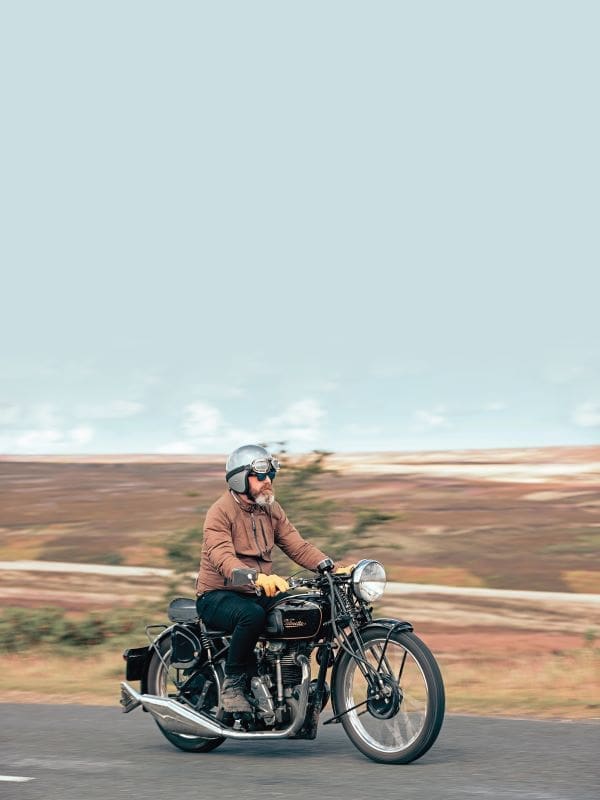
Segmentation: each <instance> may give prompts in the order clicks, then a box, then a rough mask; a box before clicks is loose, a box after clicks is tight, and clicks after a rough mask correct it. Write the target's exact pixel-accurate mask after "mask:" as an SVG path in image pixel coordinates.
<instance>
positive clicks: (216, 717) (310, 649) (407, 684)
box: [121, 559, 445, 764]
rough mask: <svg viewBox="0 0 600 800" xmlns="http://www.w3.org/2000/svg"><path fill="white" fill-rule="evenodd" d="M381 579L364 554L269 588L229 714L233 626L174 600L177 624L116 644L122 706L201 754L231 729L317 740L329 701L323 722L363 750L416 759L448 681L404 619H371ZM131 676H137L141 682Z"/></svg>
mask: <svg viewBox="0 0 600 800" xmlns="http://www.w3.org/2000/svg"><path fill="white" fill-rule="evenodd" d="M256 575H257V573H256V571H254V570H250V569H249V570H235V571H234V575H233V578H232V584H233V586H242V585H248V584H249V583H250V584H252V583H253V581H254V579H255V578H256ZM385 581H386V577H385V570H384V568H383V566H382V565H381V564H380V563H379V562H378V561H373V560H368V559H364V560H362V561H360V562H359V563H358V564H357V565H356V566H355V567H354V569H353V570H352V571H351V572H350V573H349V574H340V575H337V574H335V573H334V572H333V563H332V562H331V560H329V559H327V560H326V561H323V562H321V564H319V567H318V571H317V572H315V573H311V574H310V576H309V577H299V578H298V577H292V578H291V579H290V589H289V590H288V591H286V592H284V593H280V594H277V595H276V596H275V597H274V598H272V601H271V602H270V604H269V607H268V611H267V619H266V624H265V628H264V631H263V633H262V634H261V636H260V638H259V641H258V643H257V645H256V648H255V651H254V654H255V656H256V669H255V670H253V672H254V673H255V674H253V675H251V676H249V678H250V680H249V692H248V699H249V701H250V703H251V705H252V708H253V711H252V714H247V713H246V714H234V715H231V714H225V713H224V712H223V710H222V708H221V705H220V694H221V690H222V686H223V680H224V668H225V662H226V659H227V650H228V647H229V642H230V638H231V635H230V633H228V632H227V631H222V630H210V629H209V628H207V626H206V625H205V624H204V622H203V621H202V619H200V618H199V617H198V613H197V610H196V603H195V600H193V599H191V598H176V599H175V600H173V601H172V602H171V603H170V605H169V608H168V616H169V620H170V622H171V623H172V624H171V625H170V626H166V625H149V626H147V628H146V634H147V636H148V639H149V642H150V644H149V645H147V646H145V647H137V648H131V649H128V650H125V652H124V653H123V658H124V659H125V661H126V680H125V681H124V682H123V683H122V684H121V705H122V706H123V711H124V712H125V713H128V712H130V711H132V710H133V709H135V708H137V707H138V706H142V708H143V710H144V711H147V712H149V713H150V714H151V715H152V717H153V718H154V720H155V721H156V723H157V725H158V727H159V729H160V731H161V733H162V734H163V735H164V736H165V737H166V738H167V739H168V741H169V742H171V744H173V745H175V747H178V748H179V749H180V750H185V751H187V752H194V753H206V752H209V751H211V750H214V749H215V748H216V747H219V746H220V745H221V744H223V742H225V741H226V739H242V740H254V741H257V740H262V739H285V738H289V739H314V738H315V737H316V735H317V727H318V723H319V717H320V714H321V712H322V711H323V709H324V708H325V706H326V705H327V703H328V701H329V700H330V699H331V706H332V711H333V713H332V715H331V716H330V717H328V718H327V719H326V720H325V722H324V723H323V724H324V725H332V724H341V725H342V726H343V728H344V730H345V732H346V733H347V735H348V736H349V738H350V740H351V741H352V743H353V744H354V745H355V746H356V747H357V748H358V750H360V751H361V752H362V753H363V754H364V755H366V756H368V757H369V758H371V759H373V760H374V761H378V762H382V763H388V764H407V763H409V762H411V761H415V760H416V759H418V758H420V757H421V756H422V755H423V754H424V753H426V752H427V751H428V750H429V748H430V747H431V746H432V745H433V743H434V742H435V740H436V738H437V736H438V734H439V732H440V729H441V726H442V722H443V718H444V705H445V695H444V684H443V681H442V676H441V673H440V670H439V667H438V665H437V663H436V661H435V659H434V657H433V655H432V654H431V652H430V650H429V649H428V647H427V646H426V645H425V644H424V642H422V641H421V640H420V639H419V638H418V637H417V636H416V635H415V634H414V633H413V627H412V625H411V624H410V623H409V622H404V621H400V620H397V619H387V618H386V619H383V618H375V619H374V618H373V608H372V605H371V604H372V603H373V602H375V601H376V600H378V599H379V598H380V597H381V596H382V594H383V591H384V588H385ZM313 655H314V656H315V659H314V664H313V667H312V668H311V656H313ZM329 669H331V675H330V683H331V689H330V686H329V683H328V681H327V680H326V678H327V672H328V670H329ZM314 672H316V677H313V674H314ZM129 681H140V691H139V692H138V691H136V690H135V689H134V688H133V687H132V686H131V685H130V683H129Z"/></svg>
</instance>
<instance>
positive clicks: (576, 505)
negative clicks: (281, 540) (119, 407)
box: [0, 446, 600, 592]
mask: <svg viewBox="0 0 600 800" xmlns="http://www.w3.org/2000/svg"><path fill="white" fill-rule="evenodd" d="M223 463H224V456H181V457H177V456H135V455H132V456H73V457H67V456H61V457H57V456H48V457H36V458H34V457H10V456H4V457H2V458H0V560H11V559H46V560H58V561H78V562H86V561H92V562H102V563H114V564H118V563H121V564H140V565H149V566H164V565H165V557H164V542H165V538H166V537H167V536H168V535H169V534H171V533H172V532H173V531H177V530H179V531H181V530H185V529H190V528H197V527H199V526H200V527H201V523H202V518H203V514H204V511H205V510H206V508H208V506H209V505H210V504H211V503H212V502H213V500H214V499H215V498H216V497H217V496H218V495H219V493H220V492H222V491H223V490H224V479H223ZM328 464H329V466H330V467H331V468H332V470H334V471H332V472H330V473H326V474H325V475H323V476H321V477H320V478H319V493H320V495H321V496H322V497H323V498H329V499H331V500H334V501H336V503H337V504H338V509H337V511H336V512H335V515H334V522H335V525H336V527H337V529H338V530H339V531H340V532H341V533H343V532H349V530H350V523H351V520H352V519H353V518H354V513H353V512H355V511H356V510H357V509H365V508H369V509H376V510H380V511H385V512H387V513H393V514H394V515H395V519H394V520H393V521H392V522H388V523H386V524H384V525H381V526H379V527H375V528H372V529H370V530H369V531H368V534H367V535H366V536H365V537H362V538H359V539H358V540H355V541H349V542H348V545H349V552H348V555H349V556H351V557H356V558H358V557H362V556H365V555H370V556H373V557H377V558H379V559H380V560H381V561H383V562H384V563H385V565H386V568H387V571H388V574H389V576H390V578H391V579H394V580H406V581H420V582H428V583H436V582H437V583H446V584H456V585H468V586H491V587H499V588H519V589H545V590H556V591H575V592H578V591H579V592H600V570H598V567H597V564H598V561H599V559H598V555H599V554H600V446H591V447H564V448H562V447H561V448H532V449H519V450H510V449H506V450H487V451H486V450H481V451H456V452H425V453H357V454H335V455H332V456H331V457H330V458H329V460H328ZM276 487H277V484H276ZM199 536H200V535H199ZM199 548H200V542H198V553H199ZM193 566H194V565H191V568H193Z"/></svg>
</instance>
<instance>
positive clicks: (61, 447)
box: [0, 425, 94, 455]
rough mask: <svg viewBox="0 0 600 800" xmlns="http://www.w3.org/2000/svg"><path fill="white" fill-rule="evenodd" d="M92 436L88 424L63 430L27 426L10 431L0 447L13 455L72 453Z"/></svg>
mask: <svg viewBox="0 0 600 800" xmlns="http://www.w3.org/2000/svg"><path fill="white" fill-rule="evenodd" d="M93 438H94V430H93V428H91V427H89V426H88V425H80V426H78V427H75V428H69V429H67V430H63V429H61V428H29V429H27V430H21V431H12V432H9V433H8V434H7V435H5V436H3V437H2V439H1V440H0V449H1V450H2V451H3V452H5V453H10V454H14V455H38V454H42V453H72V452H77V451H78V450H80V449H81V447H82V446H83V445H86V444H88V443H89V442H90V441H91V440H92V439H93Z"/></svg>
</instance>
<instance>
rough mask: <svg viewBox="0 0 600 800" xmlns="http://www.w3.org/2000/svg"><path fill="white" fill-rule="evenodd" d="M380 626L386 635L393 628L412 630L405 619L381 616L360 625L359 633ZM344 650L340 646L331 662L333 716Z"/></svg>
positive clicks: (378, 628)
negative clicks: (337, 681)
mask: <svg viewBox="0 0 600 800" xmlns="http://www.w3.org/2000/svg"><path fill="white" fill-rule="evenodd" d="M382 628H383V630H384V631H385V632H386V635H387V633H389V631H391V630H393V629H394V628H395V629H396V630H397V631H409V632H412V631H413V630H414V628H413V626H412V625H411V624H410V622H406V621H405V620H399V619H390V618H388V617H381V618H380V619H374V620H373V621H372V622H369V624H368V625H365V626H364V627H362V628H361V629H360V631H359V633H366V632H367V631H372V630H381V629H382ZM351 641H352V639H351ZM345 652H346V651H345V650H343V649H342V648H341V647H340V649H339V651H338V653H337V655H336V657H335V661H334V662H333V668H332V670H331V707H332V708H333V714H334V716H337V714H338V713H339V711H338V709H337V708H336V706H337V703H336V699H335V698H336V693H335V692H334V691H333V689H334V687H335V684H336V680H337V672H338V669H339V666H340V661H341V659H342V656H343V655H344V653H345Z"/></svg>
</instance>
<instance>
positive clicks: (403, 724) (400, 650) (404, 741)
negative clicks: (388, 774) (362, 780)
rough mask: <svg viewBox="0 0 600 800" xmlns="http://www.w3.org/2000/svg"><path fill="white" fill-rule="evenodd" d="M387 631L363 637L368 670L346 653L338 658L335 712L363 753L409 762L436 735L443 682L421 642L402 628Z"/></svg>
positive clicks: (441, 715)
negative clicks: (340, 715)
mask: <svg viewBox="0 0 600 800" xmlns="http://www.w3.org/2000/svg"><path fill="white" fill-rule="evenodd" d="M388 631H389V629H388V628H383V627H382V628H377V629H374V630H368V631H365V632H364V633H363V634H362V636H361V639H362V642H363V646H364V653H365V656H366V661H367V663H368V664H369V665H370V667H371V668H372V670H371V669H369V668H368V667H366V666H365V665H364V664H359V663H358V662H357V660H356V659H355V658H353V657H352V656H351V655H349V654H348V653H347V652H344V653H343V655H342V656H341V657H340V661H339V664H338V668H337V674H336V678H335V685H334V687H333V692H334V697H335V708H336V712H335V713H336V714H342V715H343V716H342V717H341V722H342V724H343V726H344V730H345V731H346V733H347V734H348V736H349V737H350V740H351V741H352V743H353V744H354V745H355V746H356V747H357V748H358V749H359V750H360V751H361V752H362V753H364V754H365V755H366V756H368V757H369V758H372V759H373V760H374V761H380V762H383V763H387V764H408V763H409V762H411V761H415V760H416V759H417V758H420V757H421V756H422V755H423V754H424V753H426V752H427V750H429V748H430V747H431V745H432V744H433V743H434V742H435V740H436V739H437V736H438V734H439V732H440V729H441V727H442V722H443V720H444V705H445V695H444V684H443V681H442V676H441V673H440V670H439V667H438V665H437V663H436V661H435V659H434V657H433V655H432V654H431V651H430V650H429V648H428V647H427V646H426V645H425V644H424V642H422V641H421V640H420V639H419V638H418V637H417V636H415V635H414V634H413V633H408V632H406V631H403V632H393V633H392V634H391V636H390V637H389V639H388ZM386 641H387V644H386ZM374 673H377V674H378V675H379V678H380V680H379V681H378V682H376V681H373V677H374ZM365 675H369V676H370V677H369V679H368V680H367V677H365ZM345 712H346V713H345Z"/></svg>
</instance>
